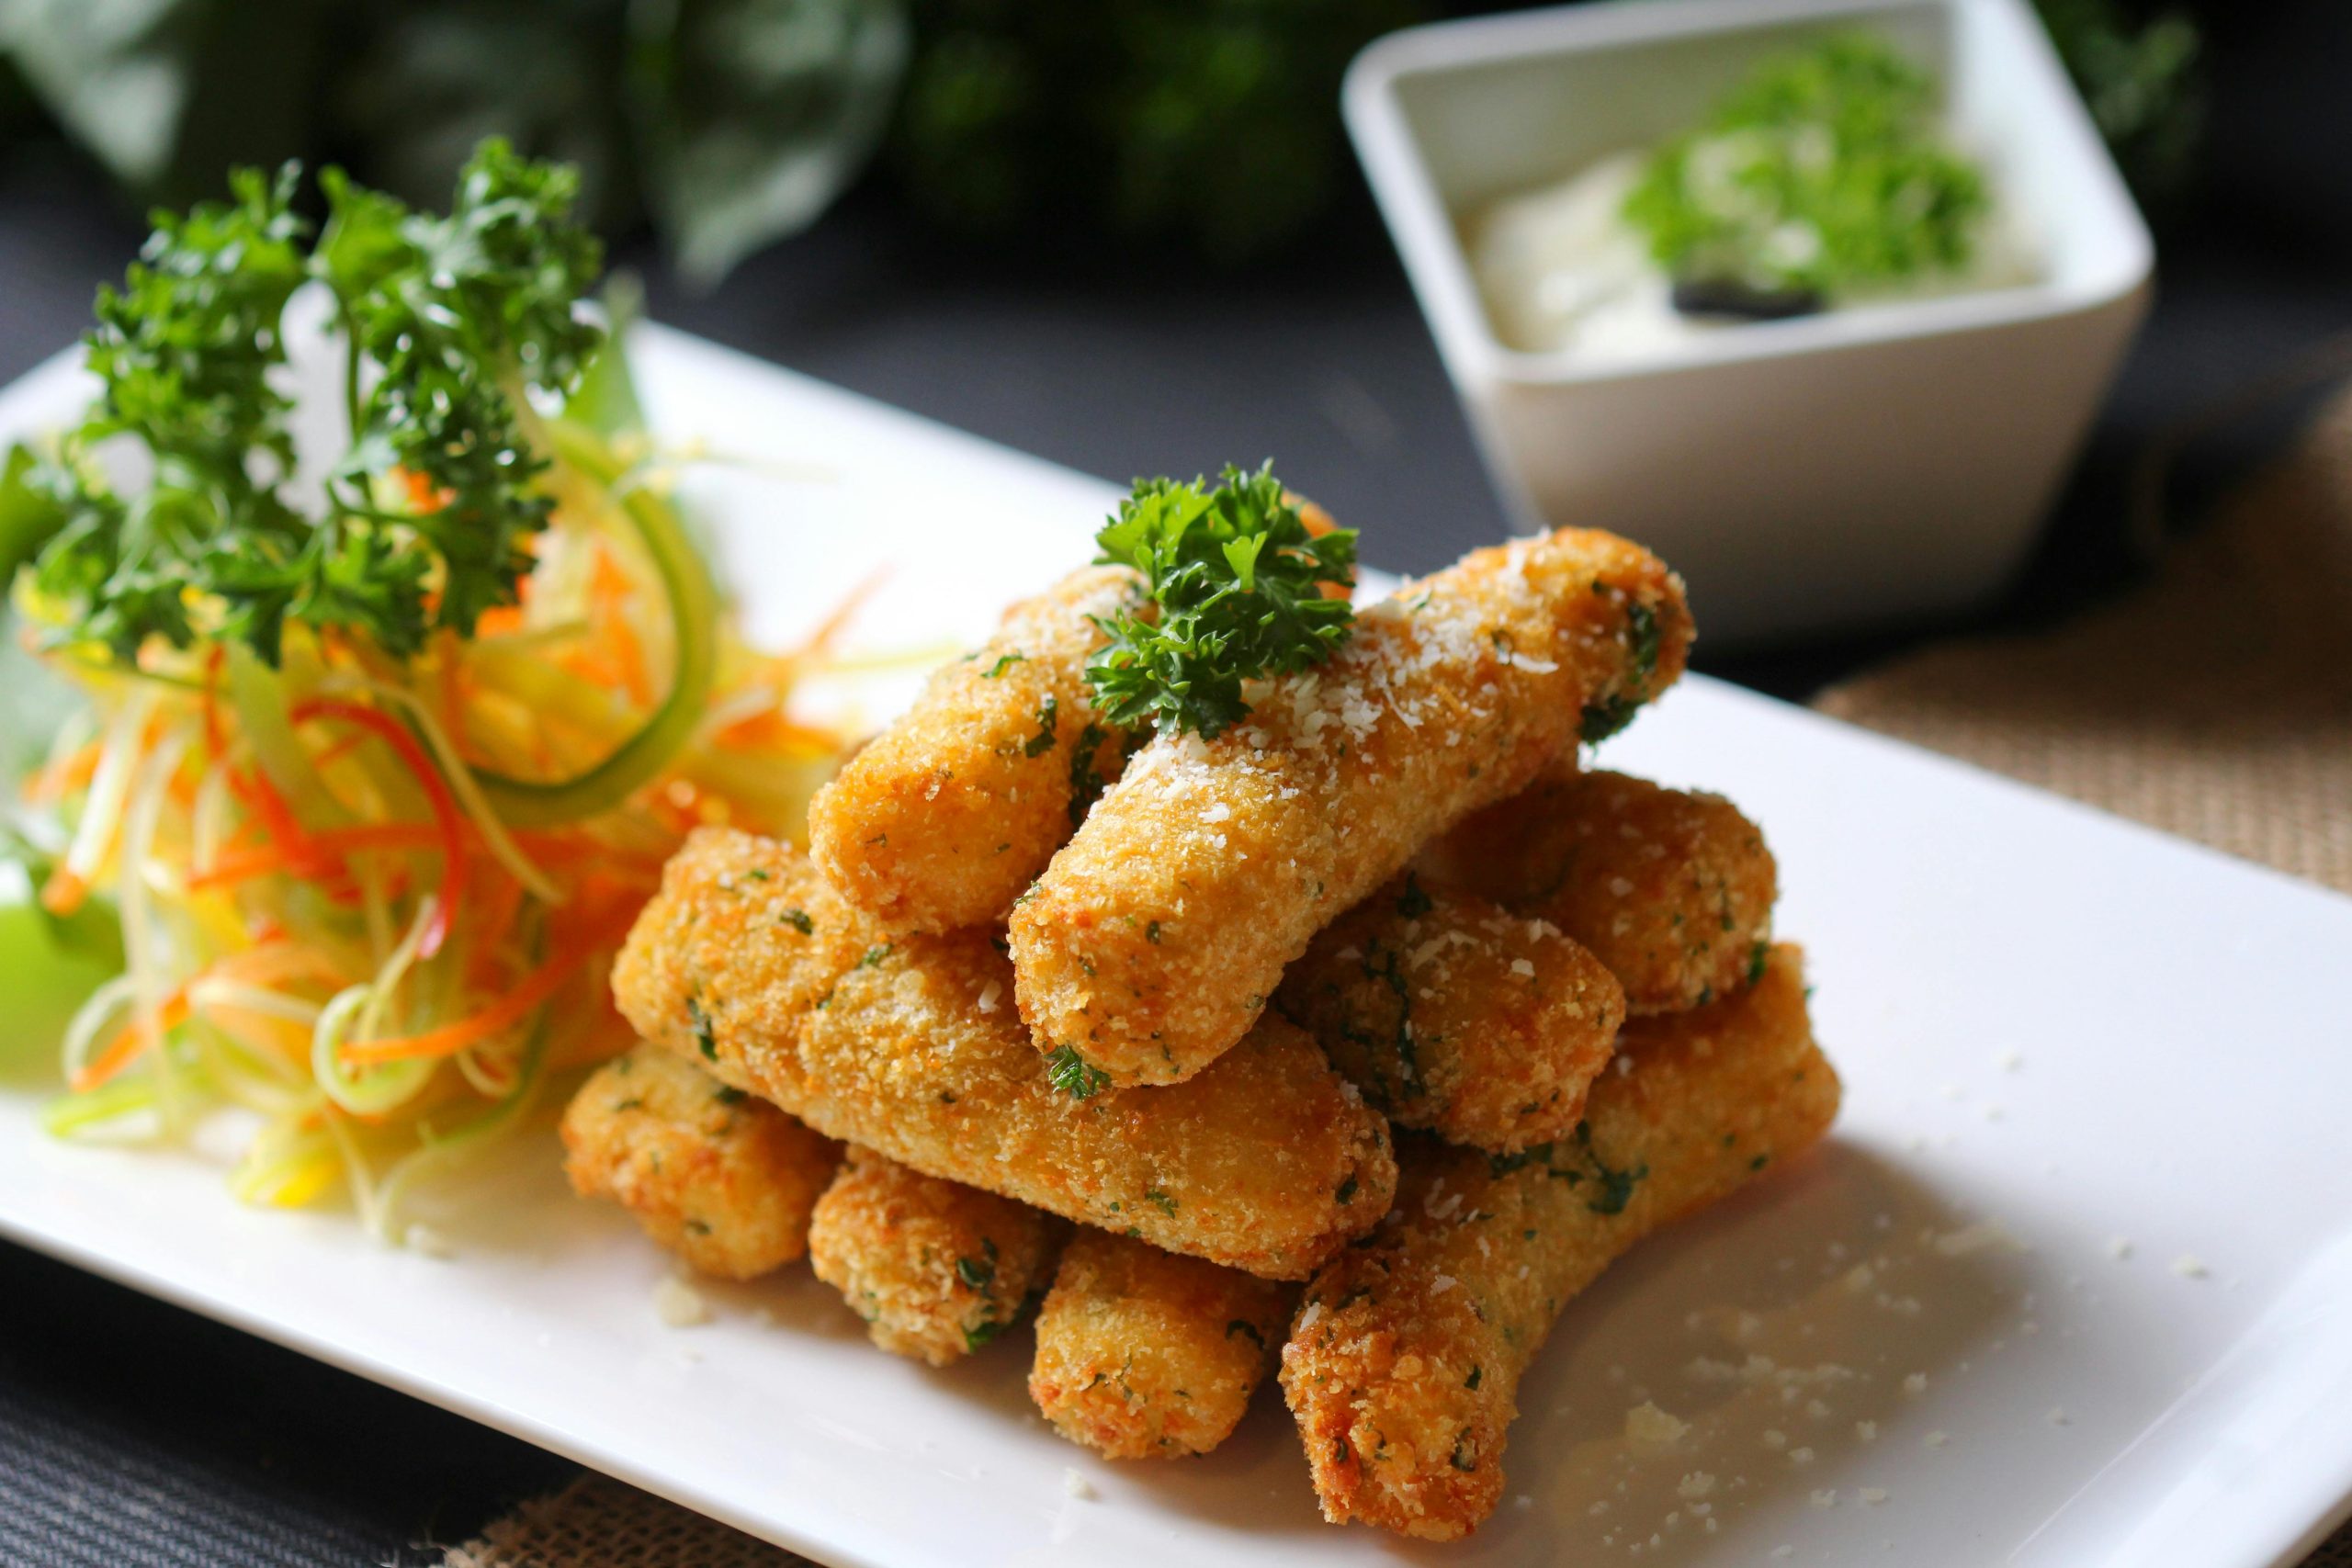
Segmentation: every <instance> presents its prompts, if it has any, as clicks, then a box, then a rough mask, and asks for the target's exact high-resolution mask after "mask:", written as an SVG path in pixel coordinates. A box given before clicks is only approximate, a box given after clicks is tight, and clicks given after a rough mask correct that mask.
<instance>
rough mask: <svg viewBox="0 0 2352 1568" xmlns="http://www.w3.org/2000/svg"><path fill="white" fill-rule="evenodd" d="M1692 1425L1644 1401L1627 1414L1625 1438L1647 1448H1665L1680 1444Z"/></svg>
mask: <svg viewBox="0 0 2352 1568" xmlns="http://www.w3.org/2000/svg"><path fill="white" fill-rule="evenodd" d="M1690 1430H1691V1424H1690V1423H1689V1422H1688V1421H1685V1420H1683V1419H1681V1418H1680V1417H1679V1416H1675V1415H1673V1414H1672V1413H1670V1412H1668V1411H1665V1410H1661V1409H1659V1408H1658V1407H1657V1404H1653V1403H1652V1402H1650V1401H1649V1400H1644V1401H1643V1402H1642V1403H1641V1404H1636V1405H1634V1407H1633V1408H1632V1409H1630V1410H1628V1411H1626V1412H1625V1438H1626V1440H1627V1441H1628V1442H1633V1443H1639V1444H1642V1445H1644V1446H1645V1447H1651V1448H1664V1447H1666V1446H1668V1444H1671V1443H1676V1442H1679V1441H1680V1440H1681V1438H1682V1436H1683V1434H1685V1433H1686V1432H1688V1431H1690Z"/></svg>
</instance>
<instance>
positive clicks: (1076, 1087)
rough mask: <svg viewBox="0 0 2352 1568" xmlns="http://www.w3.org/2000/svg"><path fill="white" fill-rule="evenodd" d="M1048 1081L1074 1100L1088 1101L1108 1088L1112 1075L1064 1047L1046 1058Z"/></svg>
mask: <svg viewBox="0 0 2352 1568" xmlns="http://www.w3.org/2000/svg"><path fill="white" fill-rule="evenodd" d="M1046 1082H1047V1083H1050V1084H1052V1085H1053V1086H1054V1087H1055V1088H1056V1089H1059V1090H1061V1091H1062V1092H1063V1093H1064V1094H1066V1095H1069V1097H1070V1098H1071V1099H1072V1100H1086V1099H1090V1098H1091V1097H1092V1096H1093V1095H1094V1094H1095V1093H1096V1092H1098V1091H1099V1090H1101V1089H1104V1088H1106V1087H1108V1086H1109V1084H1110V1082H1111V1075H1110V1074H1108V1073H1106V1072H1104V1071H1103V1070H1102V1069H1101V1068H1100V1067H1097V1066H1094V1065H1093V1064H1092V1063H1091V1062H1089V1061H1088V1060H1087V1059H1086V1058H1085V1057H1083V1056H1081V1055H1079V1054H1078V1052H1077V1050H1076V1049H1075V1048H1073V1047H1071V1046H1069V1045H1063V1046H1059V1047H1057V1049H1055V1050H1054V1051H1053V1052H1052V1053H1051V1054H1050V1055H1047V1056H1046Z"/></svg>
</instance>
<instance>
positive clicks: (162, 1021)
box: [66, 985, 188, 1094]
mask: <svg viewBox="0 0 2352 1568" xmlns="http://www.w3.org/2000/svg"><path fill="white" fill-rule="evenodd" d="M187 1013H188V1000H187V986H185V985H183V986H176V987H173V989H172V993H171V994H170V995H169V996H167V997H165V998H164V1002H163V1005H162V1006H161V1007H159V1008H157V1009H156V1010H155V1011H154V1015H153V1017H137V1018H133V1019H132V1020H131V1021H130V1022H128V1023H126V1024H124V1025H123V1026H122V1027H121V1028H120V1029H119V1030H117V1031H116V1032H115V1035H114V1038H113V1039H111V1040H109V1041H107V1043H106V1048H105V1049H104V1050H102V1051H100V1052H99V1053H98V1054H97V1055H95V1056H93V1057H91V1058H90V1059H89V1061H88V1062H86V1063H85V1064H84V1065H83V1066H82V1069H81V1070H80V1071H79V1072H77V1073H75V1074H74V1076H73V1077H71V1078H69V1079H67V1080H66V1087H67V1088H69V1089H72V1090H73V1091H74V1093H76V1094H86V1093H88V1092H89V1091H90V1090H91V1089H96V1088H97V1087H98V1086H99V1085H100V1084H103V1083H105V1082H106V1081H107V1079H108V1078H110V1077H114V1076H115V1074H117V1073H119V1072H120V1071H122V1069H123V1068H125V1067H127V1066H130V1064H131V1062H132V1061H133V1060H134V1059H135V1058H136V1057H137V1056H138V1055H139V1054H140V1053H141V1052H142V1051H144V1050H146V1049H147V1047H148V1046H150V1045H153V1043H155V1042H157V1041H158V1040H161V1039H162V1038H163V1037H164V1035H166V1034H169V1033H170V1032H172V1031H173V1030H175V1029H177V1028H178V1027H179V1026H180V1025H181V1024H183V1023H186V1022H187Z"/></svg>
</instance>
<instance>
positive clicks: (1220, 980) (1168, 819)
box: [1012, 530, 1691, 1084]
mask: <svg viewBox="0 0 2352 1568" xmlns="http://www.w3.org/2000/svg"><path fill="white" fill-rule="evenodd" d="M1690 641H1691V616H1690V613H1689V610H1688V607H1687V606H1686V605H1685V604H1684V601H1683V594H1682V585H1681V582H1680V581H1679V580H1678V579H1677V578H1676V577H1675V576H1674V575H1673V574H1672V573H1671V572H1669V571H1668V570H1667V569H1666V566H1665V565H1664V563H1662V562H1661V561H1659V560H1658V559H1657V557H1655V556H1653V555H1651V554H1650V553H1649V552H1647V551H1646V550H1643V549H1641V548H1639V547H1635V546H1634V545H1630V544H1627V543H1626V542H1625V541H1624V540H1623V539H1619V538H1617V537H1615V536H1611V535H1608V534H1600V533H1591V532H1579V531H1573V530H1563V531H1561V532H1559V533H1555V534H1551V535H1547V536H1543V537H1540V538H1534V539H1527V540H1521V541H1520V542H1518V543H1516V544H1511V545H1506V546H1501V547H1497V548H1493V549H1486V550H1479V551H1476V552H1474V553H1473V554H1471V555H1469V556H1467V557H1465V558H1464V559H1463V560H1462V562H1461V563H1460V564H1459V565H1456V566H1454V567H1452V568H1450V569H1448V570H1444V571H1441V572H1439V573H1437V574H1436V575H1435V576H1433V577H1430V578H1426V579H1423V580H1422V581H1419V582H1414V583H1408V584H1407V585H1406V587H1405V588H1403V589H1402V590H1400V591H1399V592H1398V593H1397V596H1396V597H1394V598H1392V599H1389V600H1387V601H1385V602H1384V603H1382V604H1375V605H1374V606H1372V607H1371V608H1369V609H1367V610H1365V611H1363V613H1362V614H1361V615H1358V617H1357V619H1356V623H1355V628H1354V631H1353V633H1352V634H1351V637H1350V638H1349V640H1348V641H1347V642H1346V644H1344V645H1343V646H1342V647H1341V648H1340V649H1339V650H1338V652H1337V653H1335V654H1334V655H1333V657H1332V659H1331V660H1330V662H1329V663H1328V664H1326V665H1324V666H1322V667H1320V668H1318V669H1317V670H1313V671H1307V672H1306V673H1304V674H1300V675H1295V676H1289V677H1285V678H1283V680H1280V681H1277V682H1272V683H1271V685H1270V686H1269V687H1268V688H1267V689H1266V690H1264V691H1263V692H1261V693H1260V694H1258V695H1257V697H1256V699H1255V706H1254V708H1253V710H1252V712H1251V714H1250V716H1249V717H1248V718H1247V719H1245V720H1244V721H1243V722H1242V723H1241V724H1239V725H1238V726H1236V727H1235V728H1231V729H1228V730H1227V731H1226V732H1225V733H1224V734H1222V735H1220V736H1219V737H1218V738H1217V739H1214V740H1204V739H1201V738H1200V737H1198V736H1182V737H1170V736H1160V737H1158V738H1156V739H1152V740H1151V741H1149V742H1148V744H1146V745H1145V746H1144V747H1143V749H1142V750H1139V751H1137V752H1136V754H1135V755H1134V756H1133V757H1132V758H1130V759H1129V760H1128V762H1127V767H1126V771H1125V773H1123V774H1122V775H1121V777H1120V780H1119V782H1118V783H1117V784H1114V785H1113V786H1112V787H1111V789H1110V790H1109V791H1108V792H1107V793H1106V794H1105V795H1103V798H1102V799H1101V800H1100V801H1098V802H1096V804H1095V807H1094V809H1093V811H1092V812H1091V813H1090V814H1089V815H1088V817H1087V818H1086V820H1085V821H1084V822H1083V823H1082V824H1080V828H1079V829H1078V832H1077V833H1076V834H1075V835H1074V836H1073V837H1072V838H1071V840H1070V841H1069V843H1067V844H1065V845H1063V846H1062V848H1061V851H1060V852H1059V853H1057V854H1056V855H1055V856H1054V858H1053V862H1052V863H1051V864H1050V865H1048V866H1047V867H1046V874H1045V875H1044V876H1042V877H1041V878H1039V879H1038V882H1037V884H1036V886H1035V888H1033V889H1032V890H1031V891H1030V892H1029V893H1028V894H1026V895H1024V896H1023V897H1022V898H1021V899H1020V901H1019V902H1018V903H1016V904H1015V905H1014V907H1013V910H1012V955H1013V960H1014V964H1015V966H1016V969H1017V971H1018V974H1019V977H1020V985H1019V987H1018V989H1019V998H1020V1003H1021V1011H1022V1015H1023V1017H1024V1018H1026V1019H1027V1020H1028V1021H1029V1025H1030V1027H1031V1028H1032V1029H1033V1030H1035V1032H1036V1035H1037V1043H1038V1047H1039V1049H1041V1050H1045V1051H1054V1050H1058V1049H1062V1048H1065V1047H1066V1048H1069V1049H1073V1050H1075V1051H1077V1052H1078V1053H1079V1055H1081V1056H1082V1057H1084V1058H1085V1059H1086V1060H1087V1061H1088V1062H1090V1063H1091V1064H1092V1065H1093V1066H1096V1067H1097V1068H1099V1069H1101V1070H1102V1071H1103V1072H1105V1073H1107V1074H1108V1075H1109V1076H1110V1078H1111V1081H1112V1082H1114V1083H1116V1084H1155V1083H1180V1082H1182V1081H1183V1080H1184V1079H1185V1078H1187V1077H1191V1076H1192V1075H1193V1074H1194V1073H1196V1072H1198V1071H1200V1070H1201V1068H1203V1067H1204V1066H1207V1065H1208V1064H1209V1063H1211V1062H1213V1061H1215V1060H1216V1058H1217V1057H1218V1056H1219V1055H1221V1054H1223V1053H1224V1052H1225V1051H1226V1050H1227V1049H1228V1048H1230V1047H1231V1046H1232V1044H1233V1043H1234V1042H1236V1041H1237V1040H1238V1039H1240V1038H1241V1037H1242V1035H1244V1034H1245V1033H1247V1032H1249V1029H1250V1024H1251V1023H1252V1022H1254V1021H1256V1019H1257V1018H1258V1015H1259V1013H1260V1011H1261V1009H1263V1007H1264V1006H1265V1004H1266V1001H1267V999H1268V998H1270V997H1272V994H1273V990H1274V987H1275V985H1276V983H1277V982H1278V981H1279V980H1280V979H1281V977H1282V973H1283V969H1284V968H1285V967H1287V966H1288V965H1289V964H1291V963H1292V962H1293V961H1294V960H1295V959H1296V958H1297V957H1298V956H1299V954H1300V953H1304V952H1305V951H1306V944H1307V942H1308V940H1309V939H1310V938H1312V937H1313V936H1314V934H1315V933H1316V932H1317V931H1319V930H1320V929H1322V927H1324V926H1325V925H1327V924H1329V922H1330V921H1331V920H1332V919H1334V918H1335V917H1337V916H1338V915H1339V914H1340V911H1341V910H1343V909H1346V908H1349V907H1350V906H1351V905H1353V904H1355V903H1357V902H1359V901H1361V900H1362V899H1363V898H1364V897H1367V896H1369V895H1370V894H1371V892H1372V891H1373V889H1374V888H1375V887H1377V886H1380V885H1381V884H1382V883H1384V882H1385V881H1387V880H1388V878H1389V877H1391V876H1393V875H1395V874H1397V872H1399V871H1401V870H1403V869H1404V866H1405V863H1406V862H1407V861H1408V860H1409V859H1410V858H1411V857H1412V855H1413V854H1414V852H1417V851H1418V850H1419V849H1420V847H1421V845H1422V844H1423V843H1424V842H1425V841H1426V840H1428V839H1429V838H1430V836H1431V835H1432V834H1434V833H1438V832H1441V831H1442V830H1444V829H1447V828H1450V827H1452V826H1453V824H1454V823H1455V822H1456V821H1458V820H1460V819H1461V818H1463V817H1464V816H1466V815H1467V814H1468V813H1470V812H1472V811H1474V810H1476V809H1477V808H1478V807H1482V806H1486V805H1488V804H1490V803H1492V802H1494V801H1497V800H1500V799H1502V798H1504V797H1506V796H1508V795H1514V794H1516V793H1518V792H1519V791H1520V790H1521V789H1523V788H1525V787H1526V785H1527V784H1529V783H1530V782H1532V780H1533V779H1534V778H1535V777H1536V775H1537V774H1538V773H1541V772H1542V771H1543V769H1544V767H1545V766H1546V765H1547V764H1549V763H1550V762H1551V761H1553V760H1554V759H1555V758H1557V757H1559V756H1561V755H1563V754H1564V753H1566V752H1567V751H1569V750H1572V749H1573V748H1574V747H1575V746H1576V744H1577V736H1578V732H1579V728H1580V726H1581V725H1582V724H1583V723H1585V722H1586V718H1587V716H1588V715H1589V716H1591V722H1593V723H1594V724H1596V725H1606V724H1608V723H1611V722H1614V721H1617V720H1619V719H1620V718H1622V716H1623V714H1626V713H1629V712H1630V711H1631V707H1632V705H1634V704H1637V703H1640V702H1643V701H1646V700H1647V699H1648V698H1650V697H1652V696H1655V695H1656V694H1657V693H1658V692H1660V691H1662V690H1664V689H1665V688H1666V687H1667V686H1668V684H1669V683H1671V682H1673V681H1674V679H1675V678H1676V677H1677V676H1678V675H1679V674H1680V673H1681V671H1682V665H1683V660H1684V657H1685V654H1686V652H1687V650H1688V648H1689V645H1690Z"/></svg>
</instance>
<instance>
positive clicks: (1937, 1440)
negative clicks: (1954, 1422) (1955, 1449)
mask: <svg viewBox="0 0 2352 1568" xmlns="http://www.w3.org/2000/svg"><path fill="white" fill-rule="evenodd" d="M1923 1440H1924V1441H1925V1442H1926V1444H1927V1446H1928V1447H1929V1448H1931V1449H1939V1448H1942V1447H1943V1446H1944V1445H1945V1444H1947V1443H1949V1442H1951V1433H1950V1432H1943V1431H1936V1432H1930V1433H1928V1435H1927V1437H1926V1438H1924V1439H1923Z"/></svg>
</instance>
